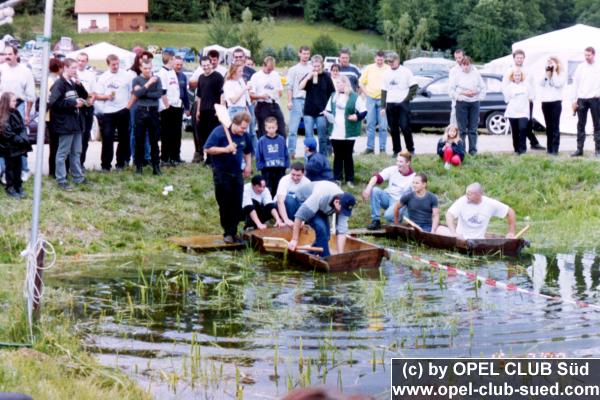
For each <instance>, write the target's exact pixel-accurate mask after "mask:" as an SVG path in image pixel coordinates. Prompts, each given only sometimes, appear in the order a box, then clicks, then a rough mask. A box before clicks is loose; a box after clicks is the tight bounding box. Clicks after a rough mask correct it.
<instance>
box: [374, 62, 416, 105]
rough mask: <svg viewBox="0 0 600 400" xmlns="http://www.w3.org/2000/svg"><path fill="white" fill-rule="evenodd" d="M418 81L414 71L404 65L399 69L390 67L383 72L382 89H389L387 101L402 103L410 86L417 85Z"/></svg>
mask: <svg viewBox="0 0 600 400" xmlns="http://www.w3.org/2000/svg"><path fill="white" fill-rule="evenodd" d="M416 84H417V81H416V80H415V77H414V75H413V73H412V71H411V70H410V69H408V68H406V67H404V66H402V65H401V66H399V67H398V68H397V69H389V70H387V71H385V73H384V74H383V83H382V86H381V90H385V91H387V95H386V102H387V103H402V102H403V101H404V99H406V96H407V95H408V92H409V90H410V87H411V86H413V85H416Z"/></svg>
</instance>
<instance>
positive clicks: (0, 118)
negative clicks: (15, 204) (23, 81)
mask: <svg viewBox="0 0 600 400" xmlns="http://www.w3.org/2000/svg"><path fill="white" fill-rule="evenodd" d="M28 151H31V145H30V144H29V139H28V138H27V129H26V128H25V122H23V117H21V114H20V113H19V111H18V110H17V97H16V96H15V95H14V93H12V92H4V93H3V94H2V96H0V155H1V156H2V157H4V159H5V162H6V172H5V173H6V194H8V195H9V196H10V197H14V198H16V199H22V198H23V197H25V192H24V191H23V186H22V184H23V182H22V181H21V156H22V155H23V154H27V152H28Z"/></svg>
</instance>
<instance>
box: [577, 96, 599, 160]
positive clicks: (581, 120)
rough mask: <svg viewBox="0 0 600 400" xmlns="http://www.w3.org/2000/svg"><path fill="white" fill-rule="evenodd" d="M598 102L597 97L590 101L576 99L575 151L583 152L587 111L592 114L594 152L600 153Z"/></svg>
mask: <svg viewBox="0 0 600 400" xmlns="http://www.w3.org/2000/svg"><path fill="white" fill-rule="evenodd" d="M598 107H600V101H599V99H598V98H597V97H593V98H591V99H577V149H580V150H583V144H584V143H585V125H586V124H587V114H588V110H589V111H590V113H591V114H592V123H593V124H594V142H595V143H596V152H598V151H600V110H598Z"/></svg>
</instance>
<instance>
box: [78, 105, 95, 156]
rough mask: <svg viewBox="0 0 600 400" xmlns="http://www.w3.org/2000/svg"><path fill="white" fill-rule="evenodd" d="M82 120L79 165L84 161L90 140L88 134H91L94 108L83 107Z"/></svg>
mask: <svg viewBox="0 0 600 400" xmlns="http://www.w3.org/2000/svg"><path fill="white" fill-rule="evenodd" d="M82 114H83V120H84V123H85V126H84V129H83V134H82V135H81V158H80V159H81V166H82V167H83V164H84V163H85V154H86V153H87V149H88V145H89V142H90V136H91V134H92V125H93V124H94V108H93V107H84V108H83V111H82Z"/></svg>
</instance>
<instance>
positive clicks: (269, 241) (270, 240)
mask: <svg viewBox="0 0 600 400" xmlns="http://www.w3.org/2000/svg"><path fill="white" fill-rule="evenodd" d="M262 240H263V247H264V248H265V250H267V251H275V252H282V253H283V252H285V251H286V250H288V245H289V242H288V241H287V240H285V239H284V238H280V237H268V236H267V237H264V238H262ZM297 250H308V251H315V252H318V253H322V252H323V248H322V247H313V246H309V245H305V246H298V247H296V251H297Z"/></svg>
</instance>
